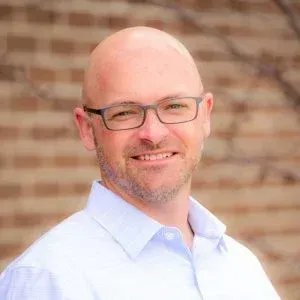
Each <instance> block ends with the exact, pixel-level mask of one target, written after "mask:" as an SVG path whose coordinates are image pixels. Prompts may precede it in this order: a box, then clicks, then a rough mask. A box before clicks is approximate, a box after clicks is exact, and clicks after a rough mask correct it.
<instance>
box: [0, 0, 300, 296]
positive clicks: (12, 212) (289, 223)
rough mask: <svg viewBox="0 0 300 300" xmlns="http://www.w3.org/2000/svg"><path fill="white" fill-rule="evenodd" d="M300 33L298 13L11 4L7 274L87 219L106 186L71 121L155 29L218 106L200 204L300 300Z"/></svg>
mask: <svg viewBox="0 0 300 300" xmlns="http://www.w3.org/2000/svg"><path fill="white" fill-rule="evenodd" d="M299 19H300V1H299V0H213V1H208V0H181V1H180V0H177V1H155V0H151V1H139V0H128V1H113V0H110V1H109V0H107V1H104V0H103V1H101V0H23V1H13V0H6V1H5V0H1V1H0V137H1V145H0V166H1V169H0V272H1V271H2V270H3V269H4V268H5V266H6V265H7V264H8V263H9V262H10V261H12V259H13V258H14V257H16V256H17V255H19V254H20V253H21V252H22V251H23V250H24V249H25V248H26V247H28V246H29V245H30V244H31V243H32V242H33V241H34V240H35V239H36V238H38V237H39V236H40V235H41V234H42V233H44V232H45V231H47V230H48V229H49V228H50V227H51V226H53V225H54V224H56V223H58V222H60V221H61V220H62V219H64V218H65V217H66V216H68V215H70V214H71V213H73V212H75V211H77V210H79V209H81V208H82V207H83V206H84V205H85V202H86V199H87V196H88V193H89V189H90V185H91V182H92V180H93V179H95V178H98V177H99V174H98V170H97V167H96V160H95V158H94V155H93V153H87V152H85V151H84V149H83V147H82V145H81V143H80V141H79V137H78V135H77V132H76V130H75V127H74V123H73V120H72V109H73V108H74V107H75V106H76V105H80V97H81V83H82V79H83V70H84V68H85V66H86V64H87V59H88V55H89V53H90V51H91V50H92V49H93V48H94V47H95V46H96V44H97V43H98V42H100V41H101V40H102V39H103V38H105V37H106V36H107V35H109V34H111V33H113V32H115V31H117V30H119V29H122V28H124V27H128V26H136V25H146V26H152V27H155V28H158V29H162V30H165V31H167V32H169V33H171V34H173V35H175V36H176V37H177V38H179V39H180V40H181V41H182V42H183V43H184V44H185V45H186V47H187V48H188V49H189V50H190V51H191V53H192V55H193V56H194V58H195V59H196V62H197V65H198V67H199V70H200V73H201V75H202V77H203V81H204V86H205V90H206V91H211V92H212V93H213V94H214V97H215V106H214V112H213V120H212V122H213V124H212V125H213V126H212V136H211V137H210V139H209V140H208V142H207V144H206V148H205V153H204V157H203V159H202V163H201V165H200V166H199V169H198V171H197V173H196V174H195V177H194V181H193V195H194V196H195V197H196V198H197V199H198V200H199V201H200V202H201V203H202V204H203V205H205V206H206V207H207V208H209V209H210V210H212V211H213V212H214V213H215V214H216V215H217V216H218V217H219V218H220V219H221V220H222V221H223V222H224V223H225V224H227V226H228V233H229V234H230V235H232V236H233V237H235V238H237V239H238V240H240V241H242V242H243V243H245V244H246V245H247V246H248V247H250V248H251V249H252V251H253V252H254V253H255V254H256V255H257V256H258V257H259V258H260V260H261V262H262V263H263V266H264V268H265V270H266V272H267V273H268V275H269V276H270V278H271V280H272V282H273V284H274V285H275V287H276V289H277V290H278V292H279V293H280V295H281V297H282V299H288V300H297V299H300V168H299V167H300V117H299V109H300V25H299ZM241 276H243V274H241Z"/></svg>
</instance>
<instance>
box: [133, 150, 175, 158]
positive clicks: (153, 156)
mask: <svg viewBox="0 0 300 300" xmlns="http://www.w3.org/2000/svg"><path fill="white" fill-rule="evenodd" d="M170 156H172V153H170V152H167V153H159V154H150V155H149V154H145V155H139V156H138V157H137V159H139V160H159V159H164V158H167V157H170Z"/></svg>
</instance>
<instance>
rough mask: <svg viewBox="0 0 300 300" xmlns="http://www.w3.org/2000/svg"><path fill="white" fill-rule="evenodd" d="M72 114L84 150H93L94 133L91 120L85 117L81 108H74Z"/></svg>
mask: <svg viewBox="0 0 300 300" xmlns="http://www.w3.org/2000/svg"><path fill="white" fill-rule="evenodd" d="M73 114H74V121H75V124H76V126H77V128H78V131H79V134H80V138H81V141H82V143H83V145H84V147H85V149H87V150H88V151H92V150H95V142H94V132H93V127H92V124H91V120H90V119H89V118H88V117H87V115H86V114H85V112H84V110H83V109H82V108H79V107H76V108H75V109H74V112H73Z"/></svg>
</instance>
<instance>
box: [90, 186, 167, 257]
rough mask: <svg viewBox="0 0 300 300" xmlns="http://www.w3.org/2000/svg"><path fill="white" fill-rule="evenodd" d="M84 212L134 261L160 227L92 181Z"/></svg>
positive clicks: (157, 223)
mask: <svg viewBox="0 0 300 300" xmlns="http://www.w3.org/2000/svg"><path fill="white" fill-rule="evenodd" d="M86 211H87V212H88V214H89V215H91V216H92V217H93V218H94V219H95V220H96V221H97V222H98V223H100V224H101V226H102V227H104V228H105V229H106V230H107V231H108V232H109V233H110V234H111V235H112V236H113V238H114V239H115V240H116V241H117V242H118V243H119V244H120V245H121V246H122V247H123V249H124V250H125V251H126V253H128V254H129V256H130V257H131V258H135V257H136V256H137V255H138V254H139V253H140V252H141V251H142V249H143V248H144V247H145V246H146V244H147V243H148V242H149V241H150V240H151V239H152V237H153V236H154V235H155V234H156V233H157V232H158V231H159V230H160V229H161V228H162V227H163V225H161V224H160V223H159V222H157V221H155V220H153V219H152V218H150V217H149V216H147V215H146V214H144V213H143V212H141V211H140V210H138V209H137V208H135V207H134V206H133V205H131V204H129V203H128V202H126V201H124V200H123V199H122V198H120V197H119V196H118V195H116V194H114V193H113V192H111V191H110V190H108V189H107V188H105V187H104V186H103V185H102V184H101V183H99V182H97V181H94V183H93V185H92V189H91V192H90V195H89V199H88V203H87V207H86Z"/></svg>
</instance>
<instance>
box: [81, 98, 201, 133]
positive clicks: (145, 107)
mask: <svg viewBox="0 0 300 300" xmlns="http://www.w3.org/2000/svg"><path fill="white" fill-rule="evenodd" d="M186 98H189V99H193V100H195V102H196V113H195V116H194V117H193V118H192V119H190V120H187V121H181V122H163V121H162V120H161V118H160V117H159V114H158V113H157V106H158V105H160V103H161V102H157V103H154V104H138V103H121V104H114V105H110V106H105V107H102V108H90V107H87V106H86V105H83V110H84V111H85V112H87V113H92V114H96V115H99V116H101V117H102V120H103V123H104V126H105V127H106V129H108V130H111V131H121V130H130V129H136V128H140V127H142V126H143V125H144V123H145V120H146V116H147V110H148V109H153V110H154V111H155V114H156V116H157V118H158V120H159V121H160V122H161V123H162V124H181V123H187V122H191V121H193V120H195V119H196V118H197V116H198V111H199V105H200V104H201V103H202V101H203V98H204V97H201V96H200V97H190V96H186V97H174V98H168V99H164V100H163V101H167V100H178V99H186ZM128 105H136V106H139V107H140V108H141V109H142V110H143V120H142V122H141V124H140V125H139V126H135V127H129V128H122V129H112V128H109V127H108V126H107V123H106V120H105V117H104V113H105V111H106V110H107V109H110V108H112V107H118V106H128Z"/></svg>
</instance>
